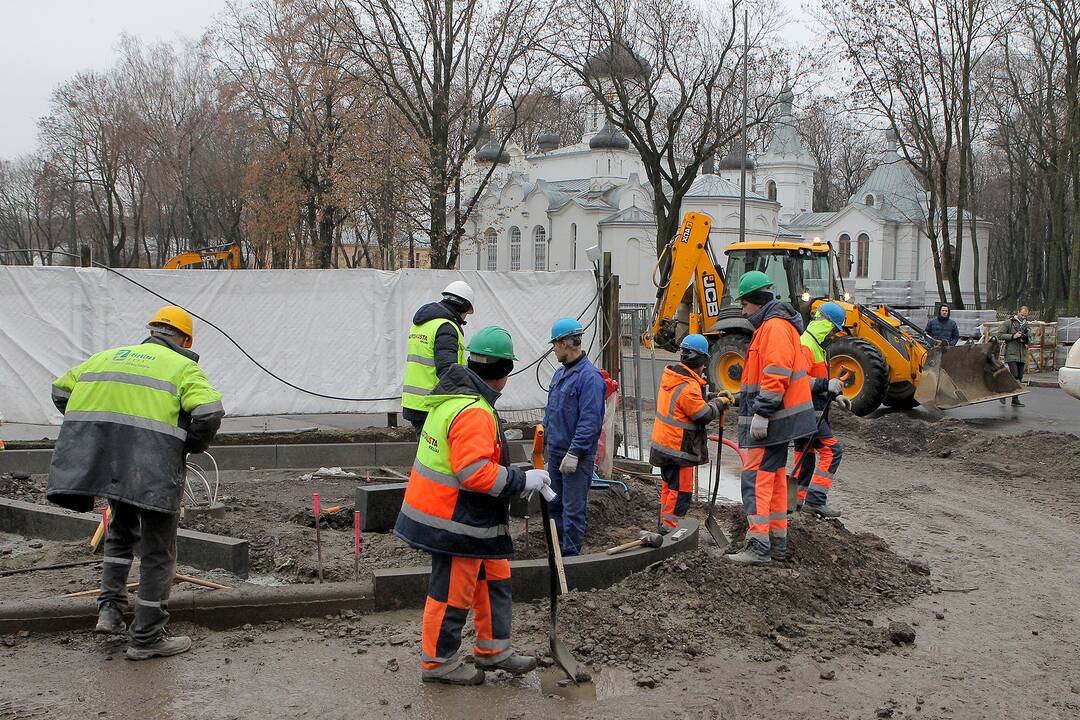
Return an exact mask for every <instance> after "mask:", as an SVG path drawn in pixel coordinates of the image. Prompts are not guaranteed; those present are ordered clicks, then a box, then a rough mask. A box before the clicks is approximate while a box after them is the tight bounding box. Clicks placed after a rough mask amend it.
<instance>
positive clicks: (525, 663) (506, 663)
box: [476, 652, 536, 675]
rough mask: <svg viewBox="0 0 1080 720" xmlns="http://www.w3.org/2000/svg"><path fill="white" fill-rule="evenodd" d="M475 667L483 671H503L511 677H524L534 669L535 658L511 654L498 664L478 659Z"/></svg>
mask: <svg viewBox="0 0 1080 720" xmlns="http://www.w3.org/2000/svg"><path fill="white" fill-rule="evenodd" d="M476 667H478V668H483V669H484V670H505V671H506V672H508V673H511V674H513V675H524V674H525V673H527V672H531V671H533V670H535V669H536V658H534V657H533V656H532V655H518V654H517V653H515V652H512V653H510V654H509V655H507V656H506V657H505V658H503V659H502V660H499V661H498V662H494V663H487V662H484V661H483V660H482V659H480V658H479V657H478V658H476Z"/></svg>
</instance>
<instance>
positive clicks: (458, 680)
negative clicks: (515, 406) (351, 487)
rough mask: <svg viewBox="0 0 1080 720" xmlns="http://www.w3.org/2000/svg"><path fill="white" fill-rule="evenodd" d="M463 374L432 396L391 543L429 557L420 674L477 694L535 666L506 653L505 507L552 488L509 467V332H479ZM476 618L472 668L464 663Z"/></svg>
mask: <svg viewBox="0 0 1080 720" xmlns="http://www.w3.org/2000/svg"><path fill="white" fill-rule="evenodd" d="M468 351H469V357H468V363H467V366H461V365H452V366H450V367H449V368H447V369H446V371H445V372H444V373H443V375H442V377H441V378H440V380H439V383H438V385H436V387H435V389H434V391H433V392H432V393H431V394H430V395H428V396H427V399H428V402H427V410H428V415H427V417H426V418H425V420H424V425H423V429H422V430H421V431H420V443H419V445H418V446H417V450H416V461H415V462H414V463H413V467H412V473H411V475H410V476H409V485H408V487H407V488H406V490H405V500H404V502H403V503H402V505H401V512H400V514H399V515H398V519H397V523H396V524H395V526H394V534H395V535H397V536H398V537H399V538H401V539H402V540H404V541H405V542H407V543H408V544H409V545H411V546H412V547H414V548H416V549H418V550H424V551H426V552H429V553H431V575H430V577H429V579H428V597H427V603H426V604H425V606H424V623H423V631H422V644H421V655H420V666H421V668H422V672H421V678H422V680H423V681H424V682H439V683H449V684H452V685H479V684H481V683H482V682H484V671H485V670H506V671H508V672H510V673H512V674H514V675H523V674H525V673H527V672H529V671H530V670H532V669H534V668H535V667H536V658H534V657H529V656H525V655H518V654H516V653H515V652H514V651H513V649H511V647H510V607H511V589H510V560H509V558H510V557H511V556H513V553H514V545H513V541H512V540H511V538H510V529H509V508H508V505H509V499H510V497H511V496H512V495H515V494H526V495H528V494H531V493H532V492H535V491H537V490H540V489H541V488H543V487H544V486H546V485H549V484H550V482H551V481H550V478H549V477H548V474H547V471H546V470H521V469H518V468H513V467H510V463H509V457H510V453H509V448H507V445H506V439H505V437H504V436H503V432H502V426H501V423H500V421H499V416H498V414H496V412H495V402H496V400H498V398H499V394H500V393H501V392H502V390H503V388H504V387H505V386H506V380H507V377H508V376H509V375H510V371H511V370H513V368H514V360H515V359H516V358H515V357H514V347H513V342H512V340H511V338H510V333H508V332H507V331H506V330H504V329H502V328H498V327H487V328H483V329H482V330H480V331H478V332H477V333H476V335H474V336H473V338H472V340H471V341H470V342H469V345H468ZM470 610H472V611H473V613H474V618H473V622H474V624H475V626H476V646H475V647H474V649H473V657H474V658H475V665H473V666H469V665H466V664H465V663H464V661H463V660H462V658H461V655H460V652H459V650H460V647H461V630H462V626H463V625H464V624H465V620H466V618H467V617H468V615H469V611H470Z"/></svg>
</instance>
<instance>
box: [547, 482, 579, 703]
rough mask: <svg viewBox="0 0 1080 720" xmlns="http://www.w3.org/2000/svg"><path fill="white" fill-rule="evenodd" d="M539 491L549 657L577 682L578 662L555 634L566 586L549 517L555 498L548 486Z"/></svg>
mask: <svg viewBox="0 0 1080 720" xmlns="http://www.w3.org/2000/svg"><path fill="white" fill-rule="evenodd" d="M544 490H545V491H547V492H546V493H545V492H544V491H541V493H540V512H541V514H542V515H543V517H544V542H546V543H547V558H548V597H549V598H550V600H551V627H550V628H548V644H549V648H550V650H551V657H553V658H554V659H555V663H556V664H557V665H558V666H559V667H560V668H562V671H563V672H564V673H566V677H568V678H570V680H571V681H572V682H573V683H574V684H577V676H578V664H577V660H575V659H574V656H573V655H571V654H570V650H569V649H568V648H567V647H566V646H565V645H563V644H562V642H561V641H560V640H559V638H558V636H557V635H556V634H555V624H556V622H557V620H558V616H559V590H560V585H561V586H562V587H563V588H565V587H566V571H565V570H564V569H563V564H562V553H561V551H560V548H559V535H558V530H557V529H556V527H555V521H554V520H552V519H551V513H550V511H549V510H548V502H549V500H553V499H554V498H555V493H554V492H553V491H552V490H551V488H549V487H545V488H544Z"/></svg>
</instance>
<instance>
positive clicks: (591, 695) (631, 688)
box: [537, 666, 638, 703]
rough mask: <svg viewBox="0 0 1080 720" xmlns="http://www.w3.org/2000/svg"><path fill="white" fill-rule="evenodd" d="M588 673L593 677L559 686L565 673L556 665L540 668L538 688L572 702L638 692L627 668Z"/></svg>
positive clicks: (593, 700)
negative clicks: (582, 681)
mask: <svg viewBox="0 0 1080 720" xmlns="http://www.w3.org/2000/svg"><path fill="white" fill-rule="evenodd" d="M590 673H591V674H592V678H593V679H592V680H591V681H589V682H584V683H578V684H577V685H575V684H574V683H570V684H568V685H563V686H560V684H559V683H560V682H561V681H563V680H566V673H564V672H563V671H562V670H561V669H560V668H558V667H557V666H552V667H549V668H540V670H538V671H537V675H539V677H540V690H541V691H542V692H543V693H544V694H545V695H556V696H558V697H561V698H563V699H565V700H571V701H574V702H582V703H589V702H596V701H597V700H603V699H605V698H611V697H617V696H619V695H629V694H631V693H635V692H638V687H637V685H636V684H635V682H634V677H633V675H632V674H631V673H630V671H629V670H625V669H621V668H604V669H601V670H597V671H595V672H593V671H590Z"/></svg>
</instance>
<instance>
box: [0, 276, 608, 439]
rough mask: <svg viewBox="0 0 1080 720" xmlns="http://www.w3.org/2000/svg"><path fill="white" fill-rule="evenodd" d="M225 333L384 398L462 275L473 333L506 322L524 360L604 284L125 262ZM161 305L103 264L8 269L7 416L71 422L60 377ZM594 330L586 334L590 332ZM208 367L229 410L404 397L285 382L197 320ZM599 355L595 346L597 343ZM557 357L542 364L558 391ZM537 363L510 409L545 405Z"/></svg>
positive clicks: (277, 368) (1, 300) (291, 374)
mask: <svg viewBox="0 0 1080 720" xmlns="http://www.w3.org/2000/svg"><path fill="white" fill-rule="evenodd" d="M119 272H122V273H123V274H124V275H126V276H128V277H131V278H133V279H135V280H137V281H138V282H140V283H142V284H143V285H145V286H147V287H148V288H150V289H152V290H154V291H155V292H157V293H160V294H161V295H163V296H165V297H167V298H169V300H171V301H173V302H175V303H176V304H178V305H182V306H184V307H186V308H188V309H189V310H191V311H193V312H194V313H197V314H198V315H201V316H203V317H205V318H206V319H208V320H210V321H212V322H213V323H215V324H216V325H218V326H219V327H220V328H221V329H222V330H224V331H225V332H227V333H228V334H229V335H230V336H232V338H233V339H234V340H236V342H237V343H239V344H240V345H241V346H242V347H243V348H244V349H245V350H247V351H248V352H249V353H250V354H251V355H252V356H253V357H255V358H256V359H257V360H259V362H261V363H262V364H263V365H265V366H266V367H267V368H269V369H270V370H272V371H273V372H275V373H276V374H278V375H280V376H281V377H283V378H285V379H286V380H288V381H290V382H292V383H294V384H296V385H299V386H300V387H303V388H306V389H308V390H313V391H315V392H320V393H324V394H327V395H335V396H343V397H356V398H382V397H388V396H397V395H400V393H401V377H402V372H403V370H404V362H405V343H406V338H407V335H408V328H409V325H410V323H411V322H412V316H413V313H414V312H415V311H416V308H418V307H419V306H420V305H422V304H424V303H426V302H431V301H432V300H438V299H439V291H440V290H442V288H444V287H445V286H446V285H447V284H449V283H450V282H451V281H453V280H460V279H464V280H465V281H466V282H468V283H469V284H470V285H471V286H472V287H473V289H474V290H475V291H476V296H477V297H476V314H475V315H472V316H470V317H469V322H468V325H467V326H466V328H465V337H466V341H468V338H469V337H470V336H471V334H472V332H475V330H476V329H478V328H481V327H484V326H486V325H501V326H502V327H505V328H507V329H508V330H509V331H510V333H511V335H512V336H513V338H514V349H515V352H516V354H517V356H518V363H517V368H521V367H523V366H524V365H526V364H528V363H530V362H532V361H533V360H535V359H536V358H537V357H539V356H540V355H541V354H542V353H544V352H545V351H546V350H547V349H548V348H549V347H550V345H549V344H548V338H549V337H550V335H549V333H550V329H551V323H552V322H554V321H555V320H556V319H557V318H559V317H564V316H573V317H577V316H578V315H579V314H581V313H582V311H585V310H586V309H588V312H587V313H586V314H585V315H584V316H583V317H582V322H583V324H587V323H588V322H589V321H590V320H591V319H592V318H593V316H594V315H595V313H596V306H597V302H596V295H597V292H596V281H595V278H594V276H593V274H592V272H590V271H587V270H579V271H567V272H558V273H549V272H515V273H494V272H472V271H463V272H459V271H455V270H438V271H435V270H399V271H397V272H384V271H380V270H228V271H223V270H184V271H176V270H129V269H123V270H119ZM162 304H163V303H162V301H161V300H159V299H158V298H156V297H154V296H153V295H151V294H150V293H148V292H146V291H145V290H143V289H141V288H139V287H138V286H136V285H134V284H132V283H130V282H128V281H127V280H124V279H123V278H121V277H118V276H117V275H115V274H113V273H110V272H108V271H106V270H102V269H98V268H86V269H83V268H66V267H64V268H60V267H10V266H4V267H0V416H2V417H3V418H4V419H5V420H7V421H9V422H26V423H39V424H44V423H52V424H57V423H59V422H60V414H59V413H58V412H56V410H55V408H54V407H53V405H52V402H51V400H50V398H49V389H50V385H51V383H52V381H53V379H55V378H56V377H58V376H59V375H61V374H62V373H64V372H66V371H67V370H68V369H70V368H72V367H74V366H75V365H77V364H78V363H80V362H82V361H83V360H84V359H86V358H87V357H89V356H90V355H92V354H93V353H95V352H99V351H101V350H105V349H107V348H109V347H114V346H117V345H125V344H133V343H137V342H140V341H141V340H143V339H144V338H145V337H146V336H147V334H148V333H147V331H146V330H145V325H146V321H147V320H148V319H149V318H150V316H151V314H152V313H153V311H154V310H156V309H157V308H158V307H160V306H161V305H162ZM595 329H596V328H595V326H593V327H591V328H589V330H588V332H587V334H586V337H585V340H586V342H588V341H589V340H590V339H591V338H592V334H593V332H594V331H595ZM193 349H194V350H195V351H196V352H198V353H199V354H200V355H201V356H202V359H201V361H200V365H201V366H202V367H203V368H204V369H205V370H206V372H207V374H208V375H209V376H210V380H211V381H212V382H213V383H214V384H215V385H216V386H217V388H218V389H219V390H221V392H222V394H223V395H224V399H223V403H224V405H225V409H226V411H227V412H228V414H229V415H234V416H235V415H277V414H285V413H334V412H362V413H381V412H394V411H397V410H399V409H400V407H401V405H400V402H399V401H398V400H383V401H378V402H345V401H337V400H327V399H325V398H319V397H315V396H312V395H308V394H305V393H302V392H299V391H297V390H293V389H292V388H289V387H288V386H286V385H284V384H282V383H280V382H278V381H277V380H275V379H274V378H272V377H270V376H269V375H267V374H266V373H264V372H263V371H261V370H260V369H259V368H257V367H256V366H255V365H254V364H252V362H251V361H249V360H248V359H247V358H245V357H244V356H243V355H242V354H241V353H240V351H239V350H237V349H236V347H235V346H233V345H232V344H231V343H230V342H229V341H228V340H227V339H226V338H225V337H223V336H222V335H221V334H220V333H218V332H217V331H215V330H214V329H212V328H210V327H208V326H207V325H206V324H204V323H201V322H199V321H198V320H196V321H195V346H194V348H193ZM594 354H595V350H594ZM551 375H552V370H551V365H550V364H549V363H546V362H545V363H542V366H541V370H540V377H541V379H542V380H543V382H544V385H545V386H547V384H548V380H549V379H550V377H551ZM546 400H547V396H546V393H545V392H544V390H543V389H542V388H541V387H540V386H539V385H538V384H537V382H536V375H535V373H534V371H533V369H529V370H528V371H526V372H522V373H520V374H519V375H516V376H514V377H512V378H511V379H510V382H509V384H508V385H507V388H506V390H505V392H504V393H503V398H502V400H500V402H499V407H500V408H505V409H507V410H521V409H529V408H538V407H543V406H544V404H545V403H546Z"/></svg>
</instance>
